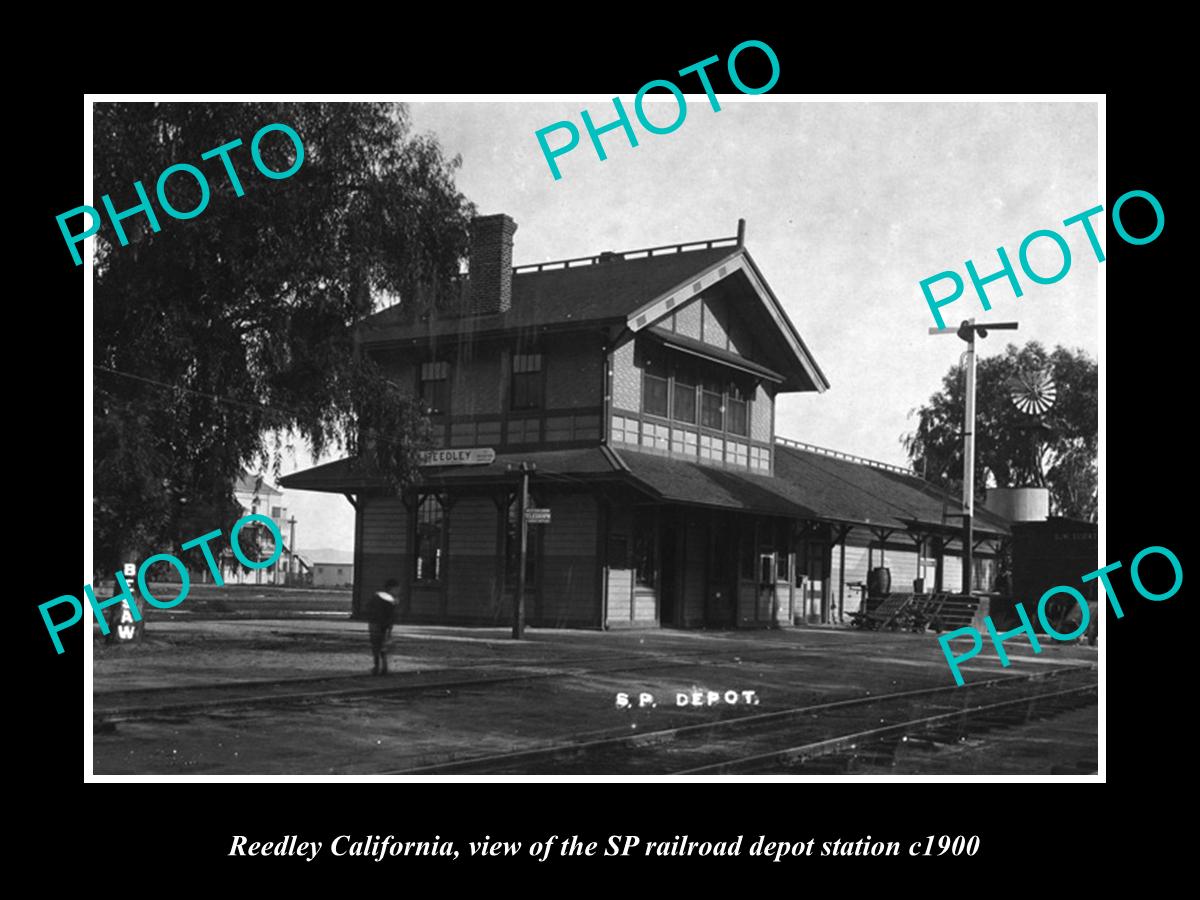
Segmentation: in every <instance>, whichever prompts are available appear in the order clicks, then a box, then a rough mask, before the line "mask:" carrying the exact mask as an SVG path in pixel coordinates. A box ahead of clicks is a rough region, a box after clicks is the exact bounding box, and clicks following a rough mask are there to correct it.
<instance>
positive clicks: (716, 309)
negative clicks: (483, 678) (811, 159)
mask: <svg viewBox="0 0 1200 900" xmlns="http://www.w3.org/2000/svg"><path fill="white" fill-rule="evenodd" d="M516 228H517V226H516V223H514V222H513V220H512V219H511V218H509V217H508V216H505V215H493V216H487V217H482V218H479V219H477V220H476V221H475V223H474V227H473V235H472V244H471V250H470V261H469V267H470V272H469V274H468V278H467V282H466V293H467V302H465V303H464V305H463V307H462V308H461V309H460V310H459V312H458V313H457V314H453V315H449V314H443V315H440V316H437V317H426V318H423V319H415V318H413V317H412V316H411V315H409V316H406V315H405V311H404V310H403V309H402V308H401V307H399V306H397V307H392V308H391V309H387V310H384V311H382V312H379V313H377V314H376V315H374V316H372V317H371V318H369V319H368V320H367V321H366V322H365V323H364V324H363V326H362V328H361V330H360V334H359V339H360V341H361V345H362V347H363V348H364V350H365V351H366V352H369V353H371V354H373V355H374V356H375V357H376V358H377V359H378V360H380V361H381V362H382V363H384V364H385V365H387V366H388V367H389V368H390V369H391V371H392V372H393V373H394V375H395V382H396V383H397V384H400V385H402V386H403V387H404V388H406V389H407V390H409V391H412V392H413V393H414V394H416V395H419V396H420V397H421V398H422V400H423V401H424V403H425V405H426V406H427V408H428V409H429V410H430V411H431V416H432V420H433V422H434V426H435V433H436V435H437V441H438V445H439V446H440V447H443V448H447V449H455V448H461V449H480V450H484V451H486V450H489V449H490V450H493V451H494V452H495V459H494V461H492V462H491V463H489V464H486V465H461V466H445V465H438V466H428V467H426V468H425V469H424V470H423V471H424V473H425V474H424V477H423V479H422V482H421V483H420V485H419V486H418V487H417V488H416V489H415V490H413V491H412V492H411V493H409V494H408V495H406V496H395V495H390V494H389V491H388V490H387V489H386V486H385V482H384V481H383V480H382V479H380V478H377V477H375V476H373V475H371V474H370V473H366V472H364V471H363V468H362V467H361V466H360V465H358V464H357V463H356V461H355V460H340V461H338V462H334V463H330V464H327V465H323V466H319V467H316V468H313V469H309V470H307V471H303V472H298V473H296V474H293V475H291V476H288V477H286V478H284V479H283V480H282V484H283V485H284V486H285V487H287V488H289V489H300V490H315V491H329V492H337V493H343V494H346V495H347V496H348V498H349V499H350V500H351V502H352V503H353V504H354V506H355V509H356V516H357V525H356V541H355V559H354V573H355V598H356V603H357V602H358V601H360V600H361V599H362V598H363V597H365V596H369V595H370V593H371V592H373V591H375V590H378V589H379V587H380V586H381V585H382V583H383V582H384V581H385V580H386V579H388V578H390V577H396V578H398V579H399V580H400V581H401V583H402V589H401V598H400V610H399V616H398V618H399V620H400V621H408V622H429V623H454V624H496V625H506V624H508V623H509V622H510V621H511V618H512V604H513V597H514V594H515V591H516V584H517V574H518V573H517V569H518V566H519V558H520V557H519V546H518V544H519V538H518V534H519V529H518V520H517V515H518V496H517V495H518V492H519V485H520V474H519V472H518V471H517V469H518V467H519V465H520V464H521V463H523V462H525V463H532V464H534V465H535V466H536V471H535V472H534V474H533V476H532V479H531V483H530V493H531V502H532V505H534V506H536V507H541V508H547V509H549V510H550V513H551V522H550V524H548V525H538V526H531V528H530V538H529V553H528V560H527V588H526V592H527V593H526V615H527V621H528V622H529V624H530V625H534V626H538V625H541V626H546V627H562V626H571V627H592V628H617V627H628V626H634V627H638V626H643V627H644V626H651V627H652V626H679V627H689V626H715V627H731V626H748V627H754V626H763V625H769V624H776V623H778V624H792V623H794V622H803V621H833V620H835V619H837V618H839V617H840V615H841V614H842V613H843V612H848V611H850V610H852V609H854V608H857V606H858V602H859V597H860V596H861V592H859V591H857V590H856V589H855V586H856V585H859V584H861V583H863V582H865V581H866V580H867V573H868V571H869V570H870V569H873V568H877V567H884V568H887V569H889V570H890V573H891V580H892V583H893V584H894V585H896V588H897V589H904V590H910V589H911V586H912V581H913V579H915V578H918V577H921V578H925V579H926V584H927V586H928V588H930V589H935V588H939V589H940V587H941V585H942V583H944V584H945V585H946V587H947V588H948V589H950V590H956V589H957V588H958V586H959V584H960V579H961V575H960V573H961V568H960V563H959V559H960V555H959V550H960V545H958V544H957V543H956V541H955V535H956V534H957V529H958V525H959V520H958V519H956V518H953V517H952V516H951V515H949V514H951V513H954V512H956V511H958V510H959V509H960V504H959V502H958V501H957V500H956V499H955V498H952V497H948V496H946V495H944V494H942V493H941V492H939V491H937V490H935V489H934V488H932V487H931V486H929V485H928V484H926V483H925V482H923V481H922V480H921V479H919V478H917V477H915V476H914V475H913V474H912V473H908V472H905V471H903V470H900V469H897V468H894V467H887V466H883V465H880V464H870V463H868V462H867V461H862V460H856V459H854V458H851V457H847V456H845V455H844V454H833V453H830V452H828V451H820V450H818V449H817V448H811V447H808V446H806V445H802V444H797V443H795V442H789V441H784V440H782V439H779V438H777V436H776V434H775V403H776V400H777V399H778V397H779V396H780V395H781V394H784V393H787V392H791V391H817V392H821V391H824V390H826V389H827V388H828V387H829V384H828V382H827V380H826V378H825V376H824V374H822V372H821V369H820V367H819V366H818V365H817V362H816V360H815V359H814V358H813V356H812V353H811V352H810V351H809V348H808V347H807V346H806V345H805V343H804V341H803V339H802V338H801V336H800V334H799V333H798V332H797V331H796V328H795V326H794V325H793V324H792V322H791V321H790V320H789V318H788V316H787V314H786V313H785V312H784V310H783V307H782V305H781V304H780V302H779V300H778V299H777V298H776V296H775V294H774V292H773V291H772V290H771V288H770V286H769V285H768V284H767V282H766V279H765V278H764V277H763V275H762V273H761V272H760V271H759V269H758V266H757V265H756V264H755V262H754V260H753V258H752V257H751V256H750V253H749V251H748V250H747V249H746V247H745V242H744V235H745V229H744V223H739V226H738V234H737V236H736V237H731V238H725V239H720V240H712V241H704V242H700V243H697V244H691V245H676V246H669V247H657V248H650V249H645V250H638V251H629V252H622V253H613V252H604V253H600V254H599V255H597V256H594V257H588V258H583V259H574V260H565V261H559V262H553V263H542V264H538V265H530V266H521V267H518V268H515V269H514V268H513V266H512V252H513V236H514V233H515V231H516ZM479 455H482V456H483V457H484V458H487V456H489V455H490V454H487V453H484V454H477V456H479ZM1006 531H1007V527H1006V525H1005V523H1004V520H1002V519H999V518H996V517H994V516H990V515H989V514H988V513H986V512H983V513H981V514H980V515H978V516H977V519H976V533H977V537H978V538H979V541H980V545H981V546H980V547H979V548H978V550H977V553H978V554H979V555H978V556H977V557H976V559H977V562H978V567H977V568H978V571H977V573H976V575H977V586H978V587H981V588H982V587H986V584H985V583H986V581H987V579H988V577H989V574H990V571H989V570H990V566H991V560H990V559H989V553H988V551H989V549H994V541H995V540H998V539H1000V538H1002V537H1003V535H1004V534H1005V533H1006Z"/></svg>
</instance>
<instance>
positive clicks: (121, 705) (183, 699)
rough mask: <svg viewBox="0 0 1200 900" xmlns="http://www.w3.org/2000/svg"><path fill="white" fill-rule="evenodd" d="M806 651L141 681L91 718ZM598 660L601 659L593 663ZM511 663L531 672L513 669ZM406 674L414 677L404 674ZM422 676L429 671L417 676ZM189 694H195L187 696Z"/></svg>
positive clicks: (709, 651) (111, 719)
mask: <svg viewBox="0 0 1200 900" xmlns="http://www.w3.org/2000/svg"><path fill="white" fill-rule="evenodd" d="M806 655H812V651H807V650H803V649H799V648H796V649H790V650H770V651H767V652H764V653H756V654H747V653H740V654H736V655H730V656H728V657H716V658H714V651H713V648H711V647H704V648H701V649H697V650H694V651H686V652H682V653H680V652H676V653H673V654H671V656H670V657H669V658H666V659H664V658H663V655H662V654H661V653H653V652H647V653H639V654H634V655H628V656H623V657H613V656H612V655H605V656H594V657H580V658H576V659H571V660H551V661H549V662H545V661H537V660H531V661H506V662H505V663H504V664H503V665H496V664H495V663H483V664H468V665H464V666H460V667H457V668H454V669H442V670H432V671H429V672H418V673H402V672H394V673H393V674H392V675H391V676H388V677H387V678H383V679H379V678H372V677H371V676H367V675H361V676H360V675H351V676H332V677H331V676H313V677H302V678H285V679H276V680H256V681H239V682H225V683H219V684H211V685H187V686H181V687H169V688H137V689H131V690H123V691H109V692H102V693H99V694H94V695H93V711H92V718H93V722H94V723H95V725H96V727H97V728H105V727H107V726H111V725H115V724H116V723H118V722H133V721H144V720H147V719H154V718H163V717H178V716H186V715H196V714H203V713H205V712H210V711H215V710H223V709H236V708H252V707H279V706H285V705H289V704H291V705H311V704H313V703H318V702H323V701H330V700H340V699H355V698H371V697H383V698H386V697H392V696H400V695H405V694H414V693H422V692H429V691H447V690H472V689H478V688H488V687H492V686H496V685H512V684H514V683H521V682H531V681H540V680H547V679H555V678H580V677H587V676H590V675H604V674H609V673H614V674H615V673H618V672H646V671H653V670H655V669H674V668H689V667H690V668H695V667H700V666H702V667H720V666H730V665H743V664H754V663H758V662H765V661H769V660H773V659H799V658H802V657H804V656H806ZM593 663H601V664H602V665H600V666H595V667H589V666H590V665H591V664H593ZM487 668H495V670H496V674H495V675H489V676H484V677H473V678H471V677H468V678H460V677H454V673H456V672H461V671H463V670H464V669H466V670H485V669H487ZM514 668H516V669H520V668H524V669H526V670H533V671H515V672H514V671H513V670H514ZM405 675H408V676H409V677H410V679H411V680H401V678H403V677H404V676H405ZM418 675H420V676H424V677H421V678H419V679H418V678H416V676H418ZM189 693H192V694H195V695H197V696H193V697H188V694H189Z"/></svg>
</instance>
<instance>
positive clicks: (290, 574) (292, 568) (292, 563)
mask: <svg viewBox="0 0 1200 900" xmlns="http://www.w3.org/2000/svg"><path fill="white" fill-rule="evenodd" d="M288 525H290V526H291V529H290V536H289V537H288V570H287V576H286V577H285V578H284V584H287V583H288V582H291V581H293V580H294V576H295V575H296V574H298V573H297V572H296V517H295V516H292V517H291V518H290V519H288Z"/></svg>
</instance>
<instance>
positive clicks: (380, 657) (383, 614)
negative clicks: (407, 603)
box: [366, 578, 400, 675]
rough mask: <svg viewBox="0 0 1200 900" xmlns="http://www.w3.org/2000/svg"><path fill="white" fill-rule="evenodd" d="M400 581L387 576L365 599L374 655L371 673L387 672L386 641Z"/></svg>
mask: <svg viewBox="0 0 1200 900" xmlns="http://www.w3.org/2000/svg"><path fill="white" fill-rule="evenodd" d="M399 588H400V582H399V581H397V580H396V579H395V578H389V579H388V580H387V581H386V582H385V583H384V585H383V590H382V591H377V592H376V593H375V596H373V597H372V598H371V599H370V600H368V601H367V609H366V613H367V633H368V634H369V635H370V638H371V653H372V655H373V656H374V657H375V668H373V669H372V670H371V674H372V675H386V674H387V670H388V668H387V643H388V638H390V637H391V636H392V620H393V618H394V616H395V614H396V593H397V592H398V590H399Z"/></svg>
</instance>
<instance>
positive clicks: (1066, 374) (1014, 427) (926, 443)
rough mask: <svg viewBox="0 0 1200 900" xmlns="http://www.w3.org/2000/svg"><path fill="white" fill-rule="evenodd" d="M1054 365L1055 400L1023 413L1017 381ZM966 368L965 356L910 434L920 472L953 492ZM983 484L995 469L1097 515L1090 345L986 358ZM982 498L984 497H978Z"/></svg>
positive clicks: (1076, 512) (981, 394) (1009, 481)
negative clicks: (1042, 409) (1015, 397)
mask: <svg viewBox="0 0 1200 900" xmlns="http://www.w3.org/2000/svg"><path fill="white" fill-rule="evenodd" d="M1039 369H1049V371H1050V373H1051V377H1052V378H1053V379H1054V382H1055V385H1056V386H1057V396H1056V398H1055V402H1054V405H1053V406H1052V407H1051V408H1050V409H1049V410H1048V411H1047V412H1046V413H1045V414H1043V415H1041V416H1032V415H1027V414H1025V413H1023V412H1021V411H1020V410H1019V409H1018V408H1017V406H1016V405H1015V404H1014V403H1013V401H1012V396H1011V388H1012V382H1013V379H1014V378H1015V377H1016V376H1018V375H1019V374H1021V373H1030V372H1033V371H1035V370H1039ZM964 391H965V383H964V371H963V365H962V363H961V362H960V363H959V364H958V365H956V366H954V367H953V368H951V370H950V371H949V372H948V373H947V374H946V377H945V378H944V379H943V380H942V389H941V390H940V391H939V392H938V393H936V394H934V395H933V396H932V397H930V398H929V402H928V403H927V404H925V405H924V406H922V407H921V408H920V409H916V410H912V411H910V413H909V415H910V416H912V415H916V416H917V428H916V430H915V431H914V432H911V433H909V434H906V435H904V436H903V438H902V441H903V443H904V447H905V449H906V450H907V451H908V455H909V459H910V460H912V463H913V466H914V467H915V468H916V469H917V471H924V472H925V474H926V477H927V478H928V479H929V480H930V481H932V482H934V483H937V484H940V485H942V486H943V487H946V488H948V489H950V490H953V491H956V492H958V491H961V490H962V464H963V457H962V450H963V448H962V428H963V400H964ZM975 414H976V423H975V467H976V470H975V484H976V485H977V489H980V488H984V486H985V485H986V484H987V483H988V482H987V480H986V479H987V478H988V476H989V475H990V476H991V480H992V482H993V483H994V484H995V485H996V486H998V487H1025V486H1043V487H1047V488H1049V490H1050V499H1051V505H1052V512H1054V513H1055V514H1057V515H1063V516H1070V517H1072V518H1078V519H1085V520H1091V521H1094V520H1095V516H1096V485H1097V481H1096V454H1097V435H1096V428H1097V424H1096V423H1097V369H1096V362H1095V361H1094V360H1092V359H1091V358H1089V357H1088V356H1087V354H1086V353H1084V352H1083V351H1082V350H1076V351H1070V350H1067V349H1065V348H1063V347H1061V346H1060V347H1056V348H1055V349H1054V352H1053V353H1047V351H1046V349H1045V348H1044V347H1043V346H1042V345H1041V344H1040V343H1038V342H1037V341H1030V342H1029V343H1028V344H1026V345H1025V346H1024V347H1021V348H1019V349H1018V348H1017V346H1016V345H1014V344H1009V345H1008V346H1007V347H1006V348H1005V352H1004V354H1003V355H1002V356H992V357H987V358H985V359H981V360H980V361H979V363H978V368H977V373H976V403H975ZM976 499H977V500H978V499H979V497H978V496H977V498H976Z"/></svg>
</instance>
